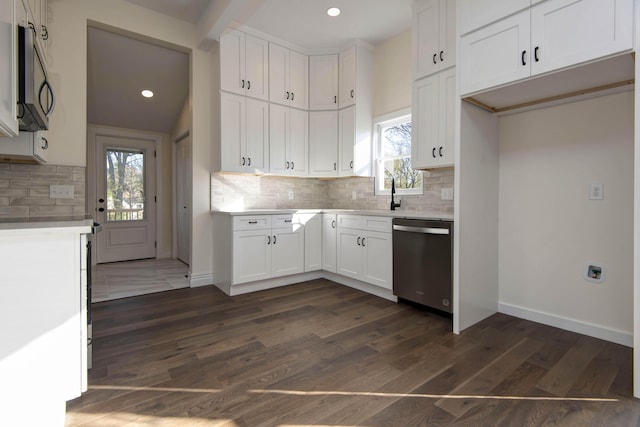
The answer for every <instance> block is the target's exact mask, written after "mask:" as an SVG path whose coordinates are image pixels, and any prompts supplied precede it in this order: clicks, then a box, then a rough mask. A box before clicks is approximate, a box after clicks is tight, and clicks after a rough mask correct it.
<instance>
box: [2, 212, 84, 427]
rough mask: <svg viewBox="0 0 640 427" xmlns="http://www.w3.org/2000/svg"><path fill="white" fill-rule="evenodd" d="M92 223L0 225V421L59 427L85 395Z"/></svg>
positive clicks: (21, 222)
mask: <svg viewBox="0 0 640 427" xmlns="http://www.w3.org/2000/svg"><path fill="white" fill-rule="evenodd" d="M92 224H93V221H92V220H90V219H77V220H63V221H57V220H56V221H33V220H31V221H10V222H0V331H1V332H0V384H1V387H0V413H1V414H2V416H1V417H2V421H1V424H3V425H7V426H9V425H10V426H23V425H25V426H27V425H29V426H32V425H43V426H44V425H46V426H56V425H59V426H62V425H64V419H65V404H66V401H67V400H70V399H73V398H75V397H78V396H80V394H81V393H82V392H83V391H85V390H86V389H87V305H86V304H87V303H86V302H87V294H86V292H87V287H86V284H87V276H86V269H87V264H86V241H87V240H86V235H87V234H88V233H91V226H92Z"/></svg>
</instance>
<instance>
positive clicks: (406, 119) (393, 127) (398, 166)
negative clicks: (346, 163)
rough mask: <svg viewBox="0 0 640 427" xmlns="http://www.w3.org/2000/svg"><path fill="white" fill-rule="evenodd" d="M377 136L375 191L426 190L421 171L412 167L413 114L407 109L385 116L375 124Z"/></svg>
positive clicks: (387, 192) (412, 191)
mask: <svg viewBox="0 0 640 427" xmlns="http://www.w3.org/2000/svg"><path fill="white" fill-rule="evenodd" d="M374 136H375V138H376V150H375V152H376V172H375V175H376V185H375V194H380V195H383V194H391V180H392V179H395V188H396V194H423V188H422V182H423V180H422V172H421V171H418V170H413V169H411V114H409V112H408V111H407V110H403V111H401V112H399V113H396V114H393V115H389V116H385V117H383V118H381V119H380V120H378V121H376V123H375V124H374Z"/></svg>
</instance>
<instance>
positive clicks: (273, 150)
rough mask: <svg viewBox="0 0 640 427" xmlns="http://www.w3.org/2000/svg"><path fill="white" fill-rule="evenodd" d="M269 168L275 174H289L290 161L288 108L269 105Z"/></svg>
mask: <svg viewBox="0 0 640 427" xmlns="http://www.w3.org/2000/svg"><path fill="white" fill-rule="evenodd" d="M269 112H270V113H269V170H270V171H271V173H274V174H277V175H289V174H290V166H291V163H290V162H289V160H288V159H287V137H288V128H289V108H288V107H284V106H282V105H276V104H271V105H270V106H269Z"/></svg>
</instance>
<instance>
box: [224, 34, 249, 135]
mask: <svg viewBox="0 0 640 427" xmlns="http://www.w3.org/2000/svg"><path fill="white" fill-rule="evenodd" d="M244 42H245V38H244V33H243V32H240V31H235V30H233V31H229V32H226V33H225V34H223V35H222V36H220V89H222V90H226V91H228V92H233V93H237V94H240V95H244V92H245V86H246V81H245V77H244V68H245V63H244V60H245V54H244V44H245V43H244ZM223 141H224V140H223Z"/></svg>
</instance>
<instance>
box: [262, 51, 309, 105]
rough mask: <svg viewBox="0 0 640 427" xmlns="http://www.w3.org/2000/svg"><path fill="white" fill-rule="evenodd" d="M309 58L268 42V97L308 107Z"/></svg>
mask: <svg viewBox="0 0 640 427" xmlns="http://www.w3.org/2000/svg"><path fill="white" fill-rule="evenodd" d="M308 93H309V58H308V56H307V55H303V54H301V53H298V52H296V51H293V50H290V49H287V48H284V47H282V46H279V45H277V44H274V43H269V99H270V101H271V102H277V103H278V104H282V105H289V106H291V107H296V108H302V109H307V108H308V107H309V96H308Z"/></svg>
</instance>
